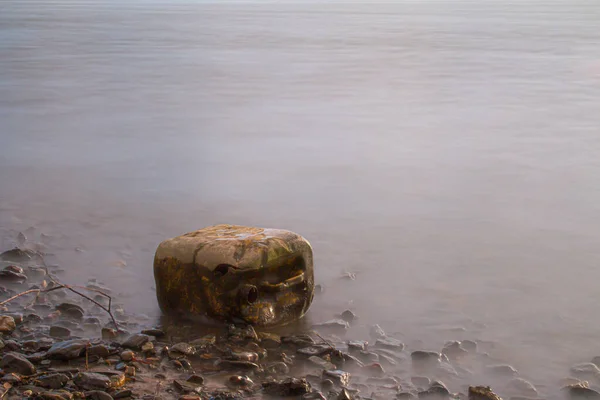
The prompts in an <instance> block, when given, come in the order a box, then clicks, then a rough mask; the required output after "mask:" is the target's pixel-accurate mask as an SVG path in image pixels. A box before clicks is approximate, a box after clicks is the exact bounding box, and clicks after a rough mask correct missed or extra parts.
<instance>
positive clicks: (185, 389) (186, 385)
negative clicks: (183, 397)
mask: <svg viewBox="0 0 600 400" xmlns="http://www.w3.org/2000/svg"><path fill="white" fill-rule="evenodd" d="M173 386H175V389H177V390H178V391H179V392H181V393H198V394H200V392H201V391H202V388H201V387H200V385H198V384H195V383H192V382H186V381H182V380H179V379H175V380H174V381H173Z"/></svg>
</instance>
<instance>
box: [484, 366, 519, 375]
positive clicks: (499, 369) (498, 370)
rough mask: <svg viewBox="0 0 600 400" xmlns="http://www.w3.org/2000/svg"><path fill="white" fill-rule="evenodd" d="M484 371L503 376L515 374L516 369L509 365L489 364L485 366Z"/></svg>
mask: <svg viewBox="0 0 600 400" xmlns="http://www.w3.org/2000/svg"><path fill="white" fill-rule="evenodd" d="M485 369H486V371H488V372H489V373H491V374H493V375H497V376H503V377H513V376H516V375H517V370H516V369H514V368H513V367H512V366H510V365H505V364H501V365H489V366H487V367H486V368H485Z"/></svg>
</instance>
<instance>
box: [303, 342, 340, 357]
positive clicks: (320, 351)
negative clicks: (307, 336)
mask: <svg viewBox="0 0 600 400" xmlns="http://www.w3.org/2000/svg"><path fill="white" fill-rule="evenodd" d="M333 350H334V349H333V347H331V346H328V345H324V344H316V345H314V346H310V347H304V348H301V349H298V350H297V353H298V354H302V355H303V356H307V357H311V356H317V357H322V356H324V355H326V354H330V353H331V352H332V351H333Z"/></svg>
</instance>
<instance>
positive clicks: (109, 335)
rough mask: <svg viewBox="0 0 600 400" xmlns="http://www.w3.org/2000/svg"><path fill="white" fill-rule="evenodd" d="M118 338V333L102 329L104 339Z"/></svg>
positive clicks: (109, 329)
mask: <svg viewBox="0 0 600 400" xmlns="http://www.w3.org/2000/svg"><path fill="white" fill-rule="evenodd" d="M117 336H118V332H117V331H116V330H114V329H111V328H102V339H104V340H110V339H115V338H116V337H117Z"/></svg>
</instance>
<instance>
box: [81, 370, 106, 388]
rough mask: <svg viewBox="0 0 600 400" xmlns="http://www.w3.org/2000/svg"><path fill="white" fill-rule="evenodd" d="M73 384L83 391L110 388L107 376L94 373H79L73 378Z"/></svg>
mask: <svg viewBox="0 0 600 400" xmlns="http://www.w3.org/2000/svg"><path fill="white" fill-rule="evenodd" d="M73 382H74V383H75V385H77V387H79V388H81V389H83V390H98V389H104V390H106V389H109V388H110V386H111V380H110V378H109V377H108V376H106V375H102V374H98V373H95V372H80V373H78V374H77V375H76V376H75V378H74V379H73Z"/></svg>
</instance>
